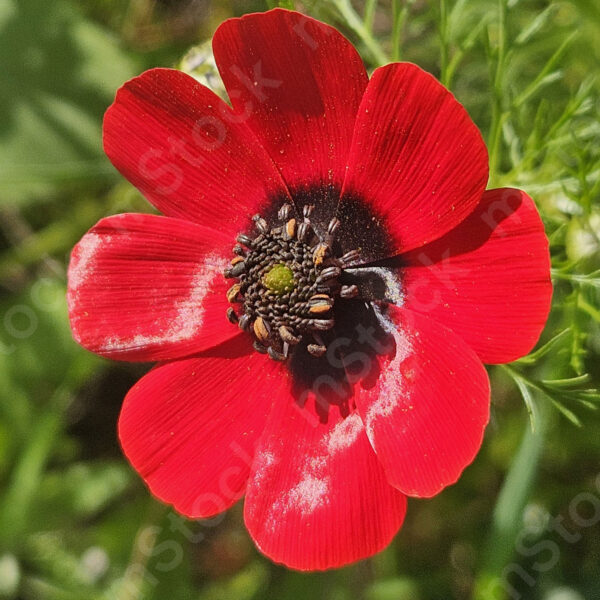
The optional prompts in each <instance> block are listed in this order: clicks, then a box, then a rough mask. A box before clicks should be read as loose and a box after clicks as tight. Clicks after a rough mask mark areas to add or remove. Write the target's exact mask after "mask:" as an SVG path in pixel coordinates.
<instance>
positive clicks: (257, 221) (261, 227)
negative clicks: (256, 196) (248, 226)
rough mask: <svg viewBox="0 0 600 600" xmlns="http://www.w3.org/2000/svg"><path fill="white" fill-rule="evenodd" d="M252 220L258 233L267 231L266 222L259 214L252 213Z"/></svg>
mask: <svg viewBox="0 0 600 600" xmlns="http://www.w3.org/2000/svg"><path fill="white" fill-rule="evenodd" d="M252 220H253V221H254V225H255V226H256V229H258V231H259V232H260V233H267V231H269V226H268V225H267V222H266V221H265V220H264V219H263V218H262V217H261V216H260V215H254V216H253V217H252Z"/></svg>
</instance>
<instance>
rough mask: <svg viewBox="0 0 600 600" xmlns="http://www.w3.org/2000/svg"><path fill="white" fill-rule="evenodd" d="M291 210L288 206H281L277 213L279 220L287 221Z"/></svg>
mask: <svg viewBox="0 0 600 600" xmlns="http://www.w3.org/2000/svg"><path fill="white" fill-rule="evenodd" d="M291 210H292V207H291V206H290V205H289V204H284V205H282V207H281V208H280V209H279V212H278V213H277V216H278V217H279V220H280V221H287V220H288V217H289V216H290V212H291Z"/></svg>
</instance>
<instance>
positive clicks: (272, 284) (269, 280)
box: [263, 264, 296, 294]
mask: <svg viewBox="0 0 600 600" xmlns="http://www.w3.org/2000/svg"><path fill="white" fill-rule="evenodd" d="M263 283H264V285H265V287H266V288H267V289H269V290H270V291H272V292H274V293H275V294H285V293H287V292H291V291H292V290H293V289H294V287H296V282H295V281H294V273H293V272H292V270H291V269H290V268H289V267H286V266H285V265H282V264H278V265H273V266H272V267H271V268H270V269H269V271H268V272H267V273H266V274H265V276H264V277H263Z"/></svg>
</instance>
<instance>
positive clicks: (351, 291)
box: [340, 285, 358, 298]
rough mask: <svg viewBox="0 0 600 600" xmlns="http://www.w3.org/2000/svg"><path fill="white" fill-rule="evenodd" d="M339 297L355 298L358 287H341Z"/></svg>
mask: <svg viewBox="0 0 600 600" xmlns="http://www.w3.org/2000/svg"><path fill="white" fill-rule="evenodd" d="M340 296H341V297H342V298H356V296H358V286H356V285H343V286H342V287H341V289H340Z"/></svg>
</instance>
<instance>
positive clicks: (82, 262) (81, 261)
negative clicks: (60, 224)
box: [69, 233, 112, 293]
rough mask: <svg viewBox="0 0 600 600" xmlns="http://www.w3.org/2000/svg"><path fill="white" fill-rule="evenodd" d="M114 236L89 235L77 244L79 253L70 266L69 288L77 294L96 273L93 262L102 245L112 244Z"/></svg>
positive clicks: (75, 255)
mask: <svg viewBox="0 0 600 600" xmlns="http://www.w3.org/2000/svg"><path fill="white" fill-rule="evenodd" d="M111 240H112V236H110V235H98V234H97V233H88V234H87V235H85V236H83V238H82V239H81V241H80V242H79V244H77V252H76V254H74V255H73V258H72V259H71V264H70V265H69V288H70V290H72V291H73V292H75V293H77V291H78V289H79V288H80V287H81V286H82V285H83V284H84V283H85V282H86V281H87V280H88V279H89V277H90V275H91V274H92V273H93V272H94V264H95V263H94V261H93V260H92V259H93V258H94V256H95V254H96V252H97V251H98V248H100V245H101V244H110V242H111Z"/></svg>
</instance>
